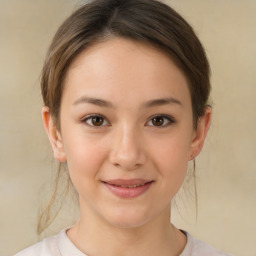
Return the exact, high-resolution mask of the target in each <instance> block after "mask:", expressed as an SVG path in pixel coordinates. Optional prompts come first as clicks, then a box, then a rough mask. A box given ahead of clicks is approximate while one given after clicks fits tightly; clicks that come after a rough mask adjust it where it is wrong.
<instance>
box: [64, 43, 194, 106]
mask: <svg viewBox="0 0 256 256" xmlns="http://www.w3.org/2000/svg"><path fill="white" fill-rule="evenodd" d="M64 86H65V88H64V95H63V97H64V96H65V94H67V92H68V94H69V96H73V97H78V96H80V95H81V94H83V93H84V94H93V95H89V96H98V97H101V98H102V97H103V98H108V99H112V100H115V99H118V98H119V100H126V99H128V98H129V97H128V96H129V95H130V96H131V98H132V99H133V100H135V99H137V98H138V100H139V99H140V98H141V97H143V98H144V99H147V98H148V99H152V97H156V98H157V97H166V94H170V95H169V96H171V97H177V98H179V100H182V101H188V104H190V102H189V101H190V95H189V89H188V85H187V81H186V77H185V75H184V74H183V72H182V71H181V70H180V69H179V68H178V67H177V66H176V65H175V63H174V62H173V61H172V60H171V58H170V56H169V55H167V54H165V53H164V52H162V51H160V50H157V49H155V48H154V47H152V46H149V45H147V44H143V43H139V42H135V41H132V40H128V39H123V38H112V39H109V40H107V41H104V42H99V43H96V44H94V45H92V46H91V47H89V48H87V49H85V50H84V51H83V52H82V53H80V54H79V55H78V56H77V57H76V58H75V60H74V61H73V62H72V63H71V65H70V67H69V69H68V71H67V74H66V77H65V82H64ZM95 94H96V95H95Z"/></svg>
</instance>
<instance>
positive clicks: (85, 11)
mask: <svg viewBox="0 0 256 256" xmlns="http://www.w3.org/2000/svg"><path fill="white" fill-rule="evenodd" d="M110 37H123V38H127V39H131V40H135V41H139V42H142V43H146V44H150V45H152V46H154V47H156V48H158V49H159V50H162V51H163V52H165V53H166V54H168V55H170V58H171V59H172V60H173V61H174V62H175V63H176V65H177V66H178V67H179V68H180V69H181V70H182V71H183V73H184V74H185V76H186V78H187V80H188V86H189V90H190V94H191V100H192V110H193V118H194V125H195V126H196V124H197V120H198V118H199V117H200V116H202V115H203V114H204V110H205V106H206V104H207V100H208V97H209V93H210V81H209V75H210V68H209V64H208V61H207V57H206V54H205V51H204V49H203V46H202V45H201V43H200V41H199V39H198V38H197V36H196V34H195V33H194V31H193V29H192V27H191V26H190V25H189V24H188V23H187V22H186V21H185V20H184V19H183V18H182V17H181V16H180V15H179V14H178V13H177V12H176V11H175V10H173V9H172V8H171V7H169V6H167V5H165V4H163V3H161V2H158V1H155V0H94V1H91V2H90V3H88V4H86V5H83V6H81V7H80V8H79V9H78V10H77V11H75V12H74V13H73V14H72V15H71V16H70V17H69V18H68V19H67V20H66V21H65V22H64V23H63V24H62V25H61V27H60V28H59V30H58V31H57V33H56V35H55V36H54V38H53V41H52V43H51V45H50V48H49V50H48V53H47V56H46V61H45V64H44V68H43V72H42V78H41V91H42V96H43V100H44V104H45V105H46V106H48V107H49V109H50V114H51V116H52V117H53V119H54V121H55V122H56V125H57V127H58V126H59V112H60V104H61V96H62V91H63V80H64V78H65V74H66V72H67V70H68V67H69V65H70V63H71V62H72V61H73V60H74V58H75V57H76V56H77V55H78V54H79V53H80V52H81V51H83V50H84V49H86V48H87V47H89V46H90V45H92V44H93V43H96V42H99V41H102V40H107V39H108V38H110ZM58 128H60V127H58Z"/></svg>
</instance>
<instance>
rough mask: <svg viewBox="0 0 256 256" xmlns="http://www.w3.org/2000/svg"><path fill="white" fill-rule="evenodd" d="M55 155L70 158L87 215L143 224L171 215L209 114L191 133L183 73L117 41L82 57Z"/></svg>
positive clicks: (69, 80) (70, 82) (68, 85)
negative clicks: (171, 204) (171, 207)
mask: <svg viewBox="0 0 256 256" xmlns="http://www.w3.org/2000/svg"><path fill="white" fill-rule="evenodd" d="M43 117H44V123H45V127H46V131H47V132H48V135H49V138H50V140H51V143H52V146H53V150H54V154H55V157H56V158H57V159H58V160H59V161H67V165H68V169H69V172H70V177H71V180H72V182H73V184H74V186H75V188H76V190H77V192H78V194H79V198H80V207H81V212H82V216H81V218H83V216H84V215H86V216H87V217H88V216H91V217H94V218H95V216H97V219H99V220H100V221H104V222H106V223H108V224H111V225H114V226H119V227H137V226H141V225H143V224H145V223H147V222H149V221H153V220H154V219H156V218H160V216H167V215H168V214H169V209H170V202H171V199H172V198H173V197H174V195H175V194H176V193H177V191H178V190H179V188H180V186H181V185H182V182H183V180H184V177H185V175H186V170H187V164H188V161H189V160H191V159H192V158H193V157H194V156H195V155H197V154H198V153H199V151H200V150H201V148H202V145H203V141H204V138H205V135H206V131H207V129H208V125H209V124H208V123H209V117H203V118H202V119H201V120H200V121H199V124H198V128H197V130H194V128H193V116H192V107H191V98H190V93H189V89H188V85H187V80H186V78H185V76H184V74H183V73H182V72H181V71H180V70H179V69H178V68H177V66H176V65H175V64H174V63H173V62H172V60H171V59H170V58H169V57H168V56H166V55H165V54H164V53H162V52H160V51H158V50H156V49H154V48H152V47H150V46H147V45H144V44H140V43H137V42H133V41H130V40H126V39H121V38H114V39H111V40H109V41H106V42H101V43H98V44H95V45H93V46H91V47H90V48H88V49H86V50H85V51H84V52H82V53H81V54H80V55H79V56H78V57H77V58H76V59H75V60H74V61H73V63H72V64H71V66H70V67H69V70H68V72H67V75H66V78H65V82H64V91H63V96H62V101H61V111H60V127H61V131H60V132H58V131H57V130H56V128H55V126H54V124H53V123H52V121H51V117H50V116H49V112H48V110H47V108H44V110H43Z"/></svg>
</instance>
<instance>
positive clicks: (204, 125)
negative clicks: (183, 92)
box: [189, 106, 212, 160]
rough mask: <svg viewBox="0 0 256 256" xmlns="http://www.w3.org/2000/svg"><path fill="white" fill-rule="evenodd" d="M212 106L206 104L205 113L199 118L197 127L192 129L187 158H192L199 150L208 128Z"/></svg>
mask: <svg viewBox="0 0 256 256" xmlns="http://www.w3.org/2000/svg"><path fill="white" fill-rule="evenodd" d="M211 117H212V108H211V107H209V106H207V107H206V108H205V114H204V115H203V116H202V117H200V118H199V120H198V124H197V128H196V130H195V131H194V134H193V138H192V143H191V149H190V157H189V160H193V159H194V158H195V157H196V156H197V155H199V153H200V152H201V150H202V148H203V145H204V140H205V138H206V135H207V132H208V130H209V128H210V124H211Z"/></svg>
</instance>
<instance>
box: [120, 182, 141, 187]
mask: <svg viewBox="0 0 256 256" xmlns="http://www.w3.org/2000/svg"><path fill="white" fill-rule="evenodd" d="M143 185H145V183H144V184H139V185H120V186H118V187H121V188H137V187H140V186H143Z"/></svg>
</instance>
